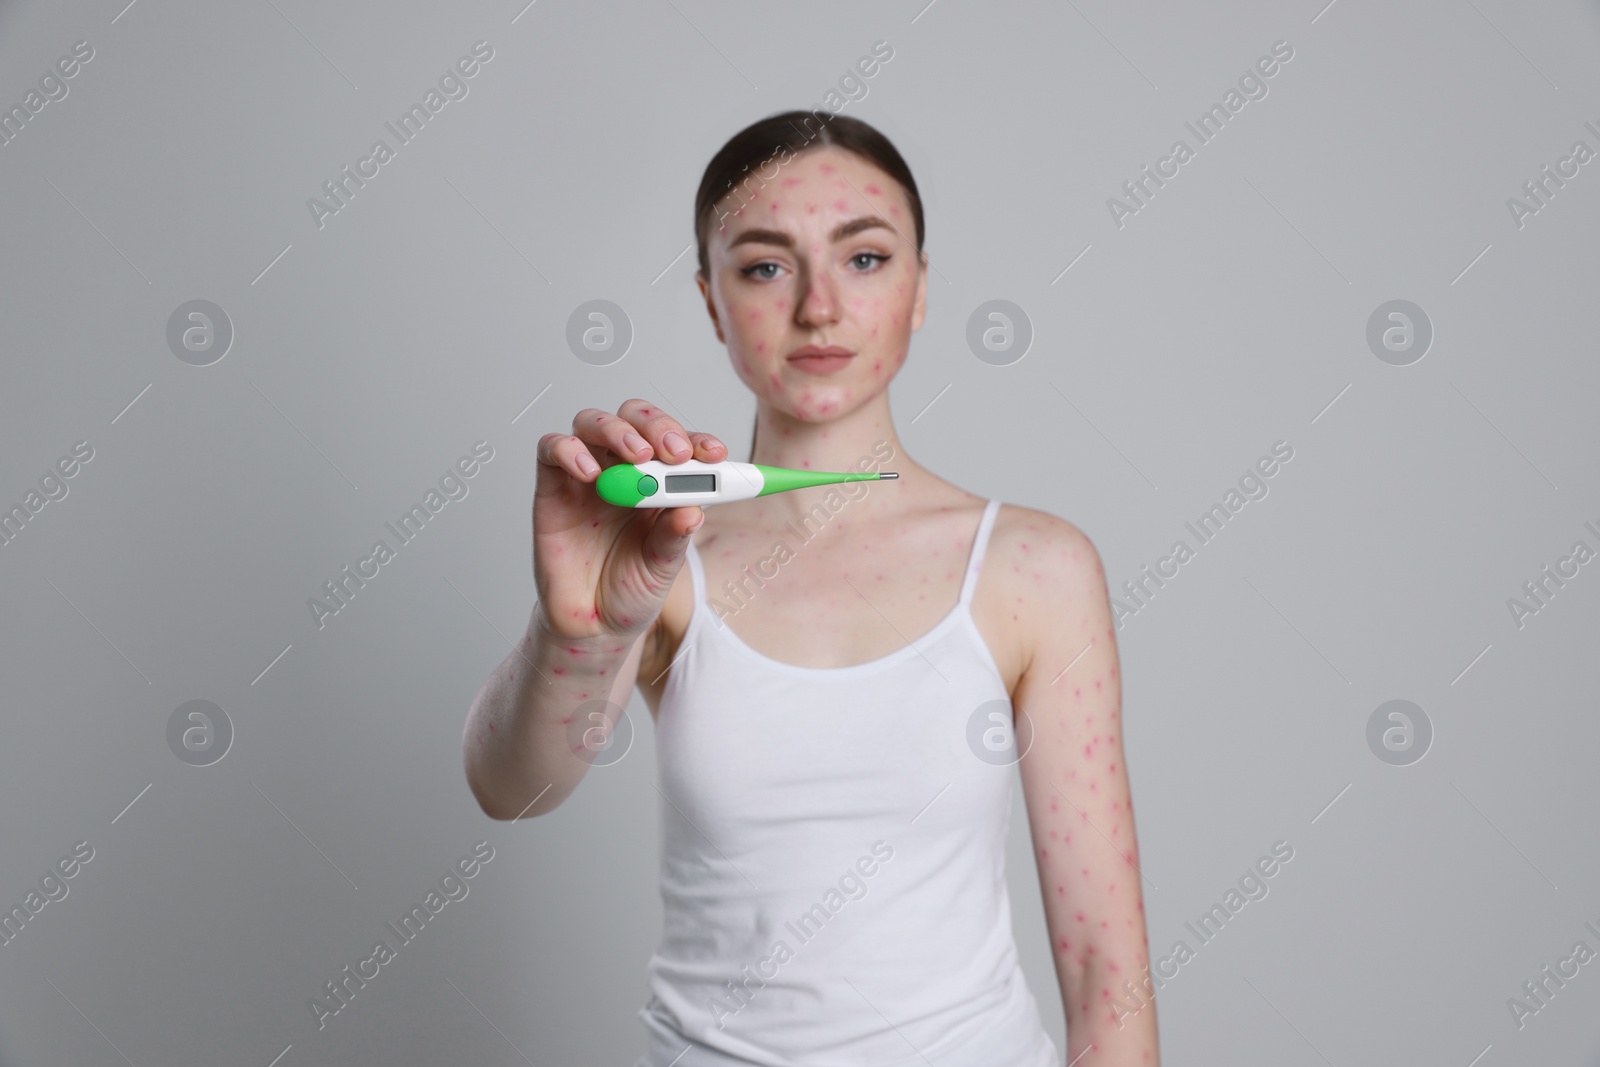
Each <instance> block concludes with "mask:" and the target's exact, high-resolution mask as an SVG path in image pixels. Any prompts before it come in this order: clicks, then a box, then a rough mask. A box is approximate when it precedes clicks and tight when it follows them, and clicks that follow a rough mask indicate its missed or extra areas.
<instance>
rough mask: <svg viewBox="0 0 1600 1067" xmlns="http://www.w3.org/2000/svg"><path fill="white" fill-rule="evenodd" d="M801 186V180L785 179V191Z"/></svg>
mask: <svg viewBox="0 0 1600 1067" xmlns="http://www.w3.org/2000/svg"><path fill="white" fill-rule="evenodd" d="M799 184H800V179H799V178H785V179H783V187H784V188H785V189H793V188H794V187H795V186H797V185H799Z"/></svg>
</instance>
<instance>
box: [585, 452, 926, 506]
mask: <svg viewBox="0 0 1600 1067" xmlns="http://www.w3.org/2000/svg"><path fill="white" fill-rule="evenodd" d="M898 477H900V475H898V474H896V473H895V472H894V471H873V472H871V473H867V472H861V473H840V472H834V471H797V470H790V469H789V468H787V467H768V466H766V465H765V464H761V463H740V462H738V461H737V460H731V459H725V460H723V461H722V462H721V463H705V462H702V461H701V460H698V459H686V460H684V461H683V462H682V463H664V462H662V461H661V460H659V459H649V460H645V461H644V462H643V463H618V464H616V465H615V466H612V467H607V468H606V469H605V470H603V471H601V472H600V477H599V478H597V479H595V483H594V488H595V492H597V493H599V494H600V499H602V500H604V501H605V502H606V503H608V504H615V505H616V506H617V507H619V508H687V507H694V506H696V505H699V506H701V507H706V506H708V505H711V504H726V503H729V502H730V501H734V500H749V499H751V498H752V497H758V496H767V495H768V494H771V493H783V492H787V491H788V490H790V489H805V488H807V487H809V486H813V485H833V484H835V483H837V482H872V481H877V480H879V479H888V478H898Z"/></svg>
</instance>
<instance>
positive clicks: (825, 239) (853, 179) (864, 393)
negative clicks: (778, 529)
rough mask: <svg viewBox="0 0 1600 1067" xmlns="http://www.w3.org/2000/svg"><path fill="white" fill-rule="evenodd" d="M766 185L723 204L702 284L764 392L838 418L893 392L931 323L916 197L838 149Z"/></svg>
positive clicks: (749, 376) (799, 413) (792, 409)
mask: <svg viewBox="0 0 1600 1067" xmlns="http://www.w3.org/2000/svg"><path fill="white" fill-rule="evenodd" d="M756 169H757V168H752V170H751V173H755V170H756ZM763 170H764V171H765V172H770V171H771V170H772V165H771V164H768V165H767V166H766V167H765V168H763ZM756 184H757V183H756V182H755V181H752V182H750V183H749V187H748V188H746V187H741V189H740V191H741V192H743V193H744V197H745V198H746V199H743V200H741V198H740V197H739V196H738V195H735V194H734V193H733V192H731V191H730V192H729V193H728V195H727V196H725V197H724V198H723V200H722V202H721V203H720V204H718V205H717V207H716V209H715V210H714V212H713V214H712V221H711V224H710V233H709V235H708V238H707V243H708V249H707V252H708V255H707V258H708V261H709V263H710V270H711V277H710V279H709V280H708V279H705V278H699V284H700V291H701V293H702V294H703V295H704V296H705V299H706V308H707V310H708V311H709V312H710V313H711V319H712V322H713V323H715V325H716V329H717V338H718V340H720V341H722V342H723V343H725V344H726V345H727V346H728V354H729V355H730V356H731V357H732V359H733V365H734V368H735V369H736V370H737V371H738V373H739V377H740V378H741V379H742V380H743V381H744V383H745V385H747V386H749V387H750V389H751V390H752V391H753V392H754V393H755V394H756V396H757V397H758V398H759V399H761V400H763V401H765V402H767V403H768V404H771V405H773V406H774V407H777V408H779V409H780V410H782V411H785V412H788V413H789V414H791V415H793V416H794V417H795V418H798V419H803V420H806V421H821V420H826V419H831V418H836V417H838V416H839V415H840V414H842V413H843V412H845V411H848V410H851V409H853V408H855V407H858V406H859V405H860V404H861V403H862V402H863V401H864V400H866V399H867V398H869V397H872V396H874V395H876V394H877V393H879V392H880V391H881V390H883V389H884V387H885V386H886V385H887V384H888V382H889V379H891V378H893V377H894V375H895V372H896V371H898V370H899V369H900V365H901V364H902V363H904V362H905V358H906V352H907V350H908V348H909V347H910V344H911V333H912V331H913V330H916V329H917V328H918V327H920V326H921V325H922V318H923V307H924V303H925V300H926V297H927V266H926V264H924V263H922V262H920V261H919V257H918V255H917V251H916V247H915V244H914V242H915V240H916V236H915V234H916V224H915V222H914V220H913V219H912V216H911V204H910V201H909V199H908V198H907V196H906V193H905V190H904V189H902V188H901V186H900V183H899V182H897V181H895V180H894V179H893V178H891V177H889V176H888V175H887V174H885V173H884V172H883V171H882V170H880V169H879V168H878V167H877V166H875V165H873V164H872V163H869V162H867V161H866V160H865V159H863V158H861V157H860V156H857V155H855V154H854V153H851V152H846V151H844V150H842V149H839V148H833V147H822V148H813V149H809V150H807V151H804V152H802V153H800V154H799V155H797V156H794V157H793V158H791V159H790V160H789V162H787V163H784V164H783V165H781V166H779V167H778V171H777V174H776V176H775V177H773V178H772V179H771V180H769V181H766V184H765V185H764V186H762V187H761V188H760V189H759V190H758V191H755V192H753V193H752V192H751V191H750V190H752V189H754V188H755V186H756ZM741 203H742V204H743V206H740V205H741ZM724 211H727V212H729V214H727V215H726V216H723V217H722V218H721V227H720V228H719V227H718V225H717V219H718V217H719V216H721V214H722V212H724ZM817 350H823V351H822V354H821V355H816V354H815V353H816V352H817ZM830 352H831V353H834V354H832V355H830V354H829V353H830ZM808 353H812V355H810V356H808Z"/></svg>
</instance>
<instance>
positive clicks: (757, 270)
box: [739, 263, 778, 281]
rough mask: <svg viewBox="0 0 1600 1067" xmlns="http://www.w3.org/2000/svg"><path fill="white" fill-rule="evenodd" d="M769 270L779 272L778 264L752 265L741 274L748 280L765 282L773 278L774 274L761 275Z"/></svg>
mask: <svg viewBox="0 0 1600 1067" xmlns="http://www.w3.org/2000/svg"><path fill="white" fill-rule="evenodd" d="M769 268H770V269H771V270H773V271H777V270H778V265H777V264H776V263H752V264H751V265H750V266H748V267H745V268H743V269H742V270H740V271H739V273H740V274H743V275H744V276H745V277H746V278H760V279H762V280H763V281H771V280H772V278H773V275H772V274H766V273H761V272H763V271H766V270H768V269H769Z"/></svg>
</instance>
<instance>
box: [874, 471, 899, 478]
mask: <svg viewBox="0 0 1600 1067" xmlns="http://www.w3.org/2000/svg"><path fill="white" fill-rule="evenodd" d="M878 477H879V478H898V477H900V475H898V474H896V473H895V472H894V471H879V472H878Z"/></svg>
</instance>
